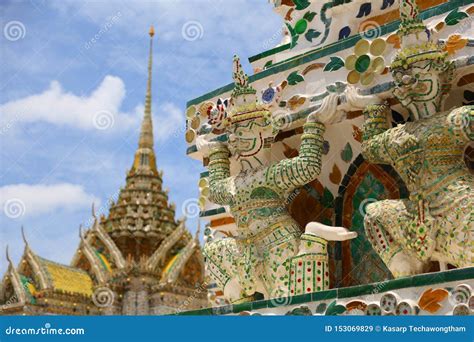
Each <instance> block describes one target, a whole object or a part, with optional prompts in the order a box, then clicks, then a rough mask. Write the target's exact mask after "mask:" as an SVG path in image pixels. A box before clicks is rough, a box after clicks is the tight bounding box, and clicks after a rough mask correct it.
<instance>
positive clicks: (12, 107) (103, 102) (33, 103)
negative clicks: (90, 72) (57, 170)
mask: <svg viewBox="0 0 474 342" xmlns="http://www.w3.org/2000/svg"><path fill="white" fill-rule="evenodd" d="M124 98H125V85H124V83H123V81H122V80H121V79H120V78H119V77H115V76H110V75H109V76H106V77H105V78H104V79H103V80H102V82H101V83H100V85H99V86H98V87H97V89H95V90H94V91H93V92H92V93H91V94H90V95H89V96H78V95H74V94H72V93H70V92H67V91H65V90H64V89H63V88H62V86H61V84H60V83H59V82H58V81H52V82H51V84H50V87H49V89H46V90H45V91H44V92H42V93H40V94H35V95H30V96H27V97H24V98H21V99H19V100H14V101H10V102H7V103H5V104H2V105H0V113H2V116H1V120H2V122H3V123H8V122H23V123H32V122H47V123H51V124H54V125H59V126H72V127H77V128H81V129H86V130H90V129H99V130H107V129H110V130H113V129H129V128H130V127H136V126H137V124H138V121H137V119H138V115H136V113H135V114H133V115H132V114H129V113H123V112H121V111H120V107H121V105H122V102H123V100H124Z"/></svg>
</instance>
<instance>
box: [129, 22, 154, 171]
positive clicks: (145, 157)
mask: <svg viewBox="0 0 474 342" xmlns="http://www.w3.org/2000/svg"><path fill="white" fill-rule="evenodd" d="M149 35H150V54H149V59H148V82H147V89H146V96H145V113H144V115H143V121H142V126H141V129H140V138H139V140H138V149H137V151H136V152H135V159H134V161H133V166H132V169H131V170H130V172H129V174H128V176H131V175H134V174H141V175H143V174H147V175H154V176H155V175H158V171H157V169H156V159H155V152H154V151H153V122H152V115H151V74H152V62H153V36H154V35H155V30H154V28H153V26H152V27H151V28H150V32H149Z"/></svg>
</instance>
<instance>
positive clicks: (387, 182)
mask: <svg viewBox="0 0 474 342" xmlns="http://www.w3.org/2000/svg"><path fill="white" fill-rule="evenodd" d="M406 197H408V190H407V188H406V186H405V183H404V182H403V180H402V179H401V178H400V176H399V175H398V174H397V173H396V171H395V170H394V169H393V168H392V167H390V166H388V165H379V164H371V163H369V162H367V161H366V160H364V158H363V157H362V155H359V156H358V157H357V158H356V159H355V160H354V162H353V163H352V164H351V166H350V167H349V170H348V172H347V174H346V176H345V177H344V179H343V180H342V182H341V185H340V187H339V190H338V197H337V198H336V201H335V207H336V220H335V223H336V225H337V226H343V227H346V228H348V229H350V230H351V231H356V232H357V234H358V237H357V238H356V239H354V240H351V241H344V242H342V243H340V244H338V246H337V249H339V250H338V251H337V252H338V253H336V254H339V253H340V254H339V255H340V256H341V259H342V278H341V279H339V281H338V283H339V286H350V285H358V284H366V283H372V282H378V281H383V280H386V279H391V278H392V274H391V273H390V271H389V270H388V268H387V267H386V266H385V264H384V262H383V261H382V259H381V258H380V257H379V256H378V255H377V253H376V252H375V251H374V249H373V248H372V246H371V244H370V242H369V240H368V239H367V237H366V234H365V230H364V216H365V208H366V206H367V205H368V204H369V203H373V202H376V201H380V200H384V199H398V198H406Z"/></svg>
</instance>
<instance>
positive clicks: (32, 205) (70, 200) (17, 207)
mask: <svg viewBox="0 0 474 342" xmlns="http://www.w3.org/2000/svg"><path fill="white" fill-rule="evenodd" d="M92 202H94V203H95V204H96V205H99V204H100V200H99V199H98V198H97V197H95V196H94V195H92V194H88V193H87V192H86V191H85V190H84V188H83V187H82V186H80V185H75V184H70V183H60V184H52V185H44V184H33V185H30V184H12V185H6V186H3V187H0V205H1V208H2V214H3V215H5V216H7V217H9V218H12V219H16V218H21V217H23V216H37V215H41V214H45V213H53V212H55V211H56V210H59V209H63V210H68V211H76V210H79V209H83V208H85V207H90V206H91V204H92Z"/></svg>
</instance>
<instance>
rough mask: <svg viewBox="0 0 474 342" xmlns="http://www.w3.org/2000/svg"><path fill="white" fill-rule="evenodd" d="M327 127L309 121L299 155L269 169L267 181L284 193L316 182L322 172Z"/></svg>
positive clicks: (314, 121) (304, 129) (305, 126)
mask: <svg viewBox="0 0 474 342" xmlns="http://www.w3.org/2000/svg"><path fill="white" fill-rule="evenodd" d="M324 131H325V126H324V124H323V123H321V122H318V121H316V120H314V119H311V118H310V119H308V120H307V122H306V123H305V124H304V126H303V135H302V136H301V146H300V151H299V155H298V156H297V157H294V158H291V159H284V160H282V161H280V162H278V163H276V164H274V165H272V166H270V167H269V168H268V171H267V173H266V177H267V180H268V181H270V182H271V183H273V185H275V186H276V187H277V188H279V189H281V190H282V191H285V192H286V191H291V190H293V189H296V188H298V187H301V186H303V185H305V184H307V183H309V182H311V181H312V180H314V179H315V178H316V177H317V176H318V175H319V173H320V172H321V156H322V150H323V142H324V139H323V135H324Z"/></svg>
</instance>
